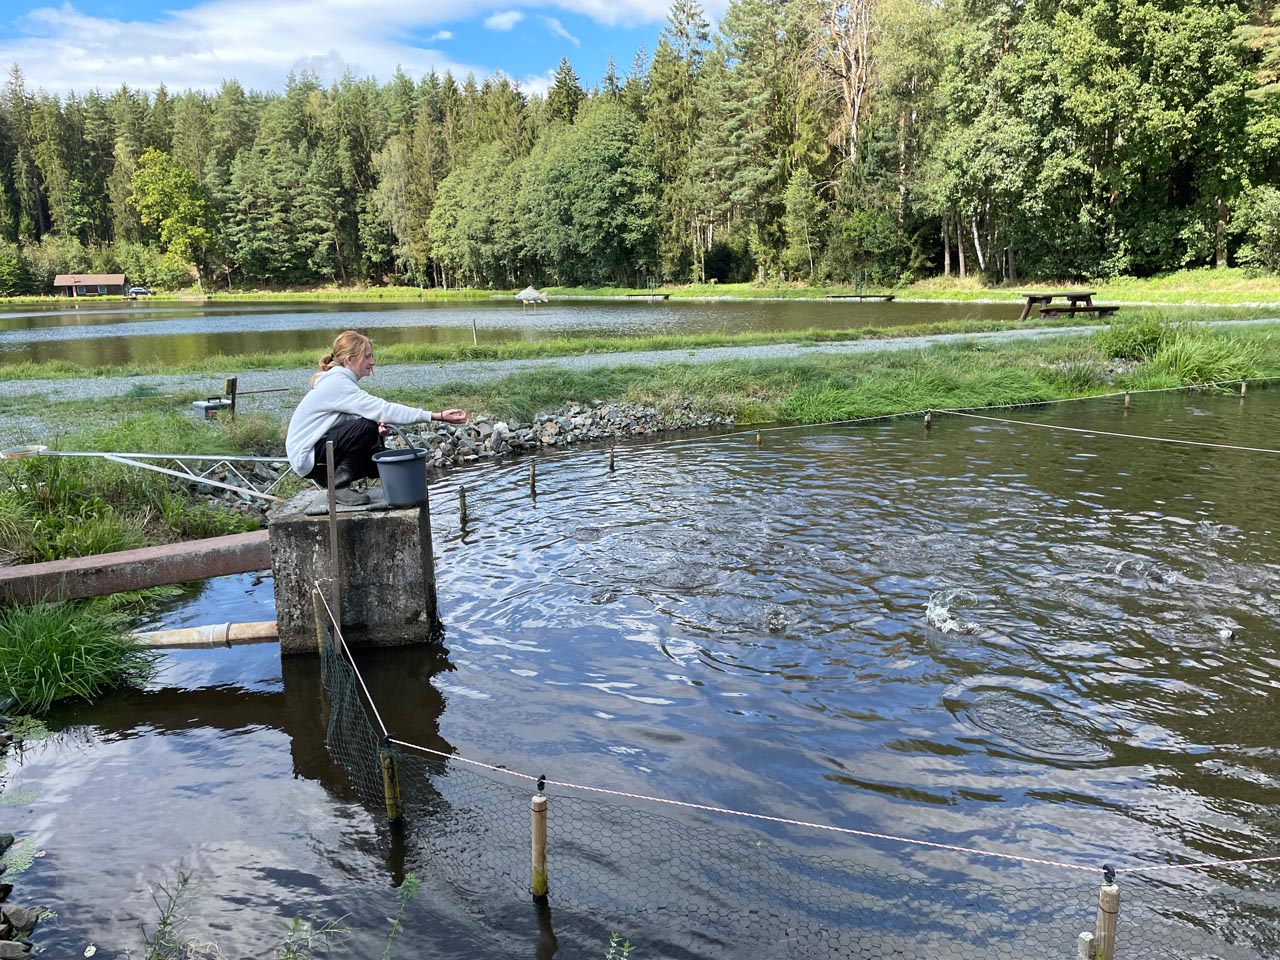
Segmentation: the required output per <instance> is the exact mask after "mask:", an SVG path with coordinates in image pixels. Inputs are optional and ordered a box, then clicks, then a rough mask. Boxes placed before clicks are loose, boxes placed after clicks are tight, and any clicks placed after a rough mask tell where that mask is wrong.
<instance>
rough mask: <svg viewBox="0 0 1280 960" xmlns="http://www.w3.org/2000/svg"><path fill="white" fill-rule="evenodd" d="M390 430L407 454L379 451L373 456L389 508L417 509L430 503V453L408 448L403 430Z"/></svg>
mask: <svg viewBox="0 0 1280 960" xmlns="http://www.w3.org/2000/svg"><path fill="white" fill-rule="evenodd" d="M387 426H388V428H390V429H392V430H395V432H396V433H397V434H399V435H400V439H401V440H403V441H404V442H405V444H406V449H404V450H379V451H378V452H377V453H375V454H374V455H373V462H374V464H375V465H376V466H377V467H378V477H379V479H381V480H382V491H383V493H385V494H386V496H387V506H390V507H416V506H417V505H418V504H420V503H425V502H426V499H427V451H426V450H424V449H423V448H422V447H415V446H411V445H409V438H408V437H406V436H405V435H404V434H403V433H402V432H401V431H400V430H398V429H397V428H396V427H393V426H392V425H391V424H387Z"/></svg>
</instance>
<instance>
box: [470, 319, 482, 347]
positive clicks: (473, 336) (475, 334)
mask: <svg viewBox="0 0 1280 960" xmlns="http://www.w3.org/2000/svg"><path fill="white" fill-rule="evenodd" d="M471 342H472V343H473V344H476V345H477V346H478V345H479V344H480V334H479V333H478V332H477V331H476V318H475V317H472V318H471Z"/></svg>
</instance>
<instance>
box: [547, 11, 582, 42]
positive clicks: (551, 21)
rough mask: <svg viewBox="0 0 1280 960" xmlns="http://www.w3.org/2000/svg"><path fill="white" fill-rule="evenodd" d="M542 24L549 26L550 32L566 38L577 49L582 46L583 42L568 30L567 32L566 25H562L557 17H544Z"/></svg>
mask: <svg viewBox="0 0 1280 960" xmlns="http://www.w3.org/2000/svg"><path fill="white" fill-rule="evenodd" d="M542 22H543V23H545V24H546V25H547V29H548V30H550V31H551V32H552V33H554V34H555V35H556V36H557V37H564V38H565V39H566V40H568V41H569V42H570V43H572V44H573V45H574V46H575V47H580V46H582V41H581V40H579V39H578V38H577V37H575V36H574V35H573V34H572V33H570V32H569V31H568V30H566V29H565V28H564V24H562V23H561V22H560V21H559V20H557V19H556V18H555V17H543V18H542Z"/></svg>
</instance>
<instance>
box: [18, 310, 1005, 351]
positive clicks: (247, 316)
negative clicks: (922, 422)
mask: <svg viewBox="0 0 1280 960" xmlns="http://www.w3.org/2000/svg"><path fill="white" fill-rule="evenodd" d="M1017 310H1018V307H1017V306H1015V305H1011V304H956V303H900V302H893V303H876V302H870V303H851V302H849V301H821V300H787V301H757V300H735V301H714V302H711V301H681V300H675V301H662V302H658V303H648V302H643V303H636V302H628V301H601V300H581V301H574V300H558V301H553V302H552V303H550V304H545V305H540V306H538V307H536V308H525V307H521V306H520V305H519V304H518V303H516V302H515V301H514V300H511V301H508V300H507V299H505V298H504V299H500V300H482V301H458V302H449V303H430V302H426V303H390V304H388V303H324V302H321V303H317V302H309V303H295V304H218V303H216V302H215V304H214V305H209V304H200V305H194V304H187V305H182V304H177V305H174V304H164V303H158V304H146V305H138V306H131V307H130V306H123V307H122V306H119V305H115V304H105V303H104V304H94V305H92V306H85V307H80V308H74V309H70V308H67V307H66V306H64V305H60V304H59V305H51V306H49V307H39V308H30V309H24V310H21V311H15V312H12V313H5V314H0V363H20V362H24V361H31V362H40V361H48V360H67V361H70V362H74V363H79V364H84V365H89V366H97V365H101V364H127V363H134V362H151V361H161V362H179V361H184V360H191V359H196V358H201V357H207V356H215V355H229V354H243V353H257V352H279V351H283V350H312V349H314V348H315V347H316V346H317V345H318V344H320V345H322V344H324V343H327V342H330V341H331V340H332V339H333V337H334V336H335V335H336V334H337V333H338V332H340V331H342V330H346V329H350V328H352V327H355V328H358V329H361V330H366V331H370V332H371V334H372V336H373V337H374V339H375V341H376V342H378V343H380V344H390V343H420V344H457V343H471V342H472V341H473V339H478V340H479V341H480V342H488V343H493V342H500V341H507V340H538V339H553V338H556V337H563V336H576V337H618V336H639V335H648V334H661V333H690V334H692V333H738V332H749V331H787V330H807V329H820V330H842V329H849V328H857V327H864V326H865V327H872V328H879V327H888V326H910V325H917V324H925V323H936V322H941V321H945V320H958V319H963V318H974V319H1002V320H1013V319H1015V318H1016V317H1017Z"/></svg>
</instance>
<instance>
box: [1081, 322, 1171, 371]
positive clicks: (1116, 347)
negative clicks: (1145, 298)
mask: <svg viewBox="0 0 1280 960" xmlns="http://www.w3.org/2000/svg"><path fill="white" fill-rule="evenodd" d="M1172 332H1173V328H1172V327H1170V326H1169V325H1168V324H1167V323H1165V322H1164V321H1163V320H1161V319H1159V318H1158V317H1153V316H1139V317H1137V318H1136V319H1131V320H1122V321H1115V322H1113V323H1112V324H1111V325H1110V326H1109V327H1107V328H1106V329H1105V330H1101V331H1099V332H1098V334H1097V338H1098V349H1099V350H1101V351H1102V353H1103V355H1104V356H1107V357H1110V358H1112V359H1115V360H1149V359H1151V357H1152V356H1154V355H1155V352H1156V351H1157V350H1158V349H1160V346H1161V345H1162V344H1163V343H1164V342H1165V341H1166V340H1167V339H1168V338H1169V337H1170V336H1171V335H1172Z"/></svg>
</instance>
